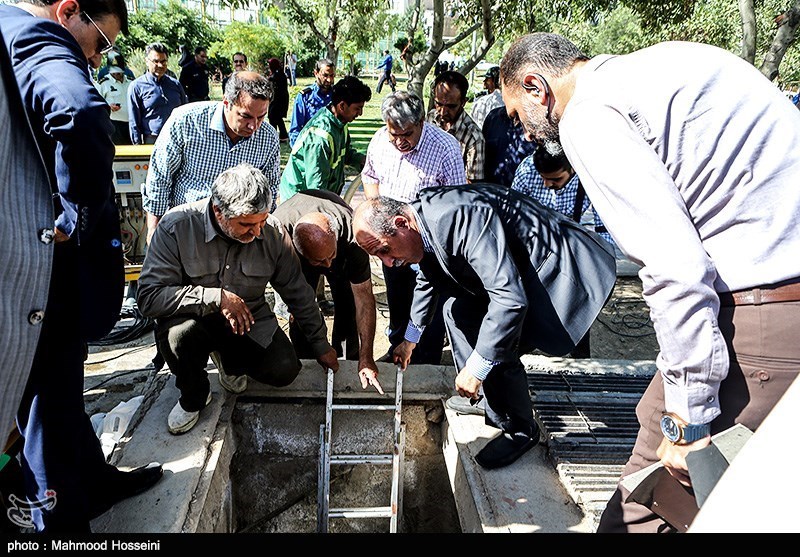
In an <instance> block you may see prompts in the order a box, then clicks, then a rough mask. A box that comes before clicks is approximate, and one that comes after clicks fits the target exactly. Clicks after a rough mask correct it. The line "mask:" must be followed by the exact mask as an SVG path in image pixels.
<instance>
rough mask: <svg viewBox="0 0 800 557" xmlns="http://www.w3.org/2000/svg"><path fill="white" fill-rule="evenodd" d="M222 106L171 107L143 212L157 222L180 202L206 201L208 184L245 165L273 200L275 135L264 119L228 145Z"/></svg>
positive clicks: (153, 159) (276, 158)
mask: <svg viewBox="0 0 800 557" xmlns="http://www.w3.org/2000/svg"><path fill="white" fill-rule="evenodd" d="M223 110H224V106H223V104H222V103H221V102H218V101H209V102H194V103H190V104H186V105H183V106H181V107H178V108H176V109H175V110H174V111H173V112H172V115H171V116H170V117H169V119H168V120H167V123H166V124H165V125H164V128H163V129H162V130H161V133H160V134H158V139H157V140H156V144H155V146H154V147H153V155H152V156H151V158H150V169H149V170H148V172H147V181H146V182H145V185H144V186H143V188H142V198H143V203H144V210H145V211H147V212H148V213H150V214H152V215H156V216H158V217H160V216H162V215H163V214H164V213H166V212H167V210H169V209H171V208H172V207H175V206H177V205H182V204H183V203H188V202H192V201H197V200H199V199H204V198H207V197H210V196H211V184H212V183H213V182H214V180H215V179H216V178H217V176H219V175H220V173H222V172H223V171H224V170H227V169H229V168H232V167H234V166H236V165H238V164H240V163H243V162H247V163H250V164H252V165H253V166H255V167H256V168H258V169H259V170H261V172H263V173H264V176H266V178H267V181H268V182H269V186H270V191H271V192H272V207H271V208H270V211H272V210H274V209H275V207H276V201H277V199H278V182H280V177H281V175H280V150H279V143H278V134H277V132H276V131H275V128H273V127H272V126H271V125H270V124H269V122H267V121H266V119H265V120H264V121H263V122H262V124H261V127H260V128H259V129H258V130H256V132H255V133H254V134H253V135H252V136H250V137H245V138H242V139H240V140H239V141H238V142H236V143H232V142H231V140H230V139H229V138H228V135H227V134H226V133H225V123H224V116H223Z"/></svg>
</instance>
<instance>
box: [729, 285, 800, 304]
mask: <svg viewBox="0 0 800 557" xmlns="http://www.w3.org/2000/svg"><path fill="white" fill-rule="evenodd" d="M719 301H720V304H721V305H723V306H758V305H761V304H774V303H777V302H800V279H790V280H788V281H784V282H782V283H778V284H773V285H769V286H762V287H759V288H753V289H751V290H739V291H737V292H720V293H719Z"/></svg>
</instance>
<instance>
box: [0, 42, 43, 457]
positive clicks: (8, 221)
mask: <svg viewBox="0 0 800 557" xmlns="http://www.w3.org/2000/svg"><path fill="white" fill-rule="evenodd" d="M0 121H2V122H4V125H2V126H0V206H2V207H3V210H2V211H0V238H3V241H2V242H0V261H2V265H0V293H2V294H0V322H2V323H3V333H2V335H0V439H1V440H2V441H3V443H5V440H6V435H7V434H8V432H9V431H10V429H11V427H12V425H13V423H14V421H13V420H14V416H15V414H16V412H17V408H19V403H20V400H21V399H22V392H23V390H24V389H25V384H26V383H27V381H28V373H29V371H30V369H31V365H32V364H33V356H34V354H35V353H36V344H37V342H38V340H39V333H40V331H41V330H42V320H41V319H39V316H40V315H41V314H40V313H37V312H40V311H42V310H44V308H45V305H46V304H47V291H48V288H49V285H50V272H51V269H52V265H53V242H52V236H50V237H48V236H47V235H46V234H45V235H43V234H42V233H41V232H42V231H45V230H50V229H52V228H53V220H54V215H53V202H52V194H51V192H50V182H49V181H48V180H47V173H46V172H45V169H44V163H43V162H42V159H41V157H40V156H39V152H38V151H37V150H36V144H35V143H34V141H33V135H32V134H31V128H30V125H29V124H28V119H27V118H26V117H25V111H24V110H23V108H22V100H21V98H20V95H19V90H18V88H17V82H16V80H15V79H14V72H13V71H12V70H11V63H10V61H9V58H8V52H7V51H6V48H5V43H4V42H3V40H2V34H0Z"/></svg>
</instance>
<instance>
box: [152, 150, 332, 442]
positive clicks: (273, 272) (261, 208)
mask: <svg viewBox="0 0 800 557" xmlns="http://www.w3.org/2000/svg"><path fill="white" fill-rule="evenodd" d="M272 202H273V199H272V194H271V192H270V187H269V183H268V181H267V179H266V178H265V177H264V175H263V174H262V173H261V172H260V171H259V170H258V169H257V168H255V167H254V166H252V165H250V164H247V163H242V164H240V165H238V166H235V167H233V168H231V169H229V170H226V171H225V172H223V173H222V174H220V175H219V176H218V177H217V179H216V180H215V181H214V183H213V185H212V187H211V198H210V199H206V200H201V201H196V202H193V203H187V204H184V205H179V206H178V207H175V208H174V209H171V210H170V211H168V212H167V213H166V214H165V215H164V217H163V218H162V219H161V221H160V222H159V224H158V227H157V228H156V230H155V233H154V234H153V238H152V241H151V242H150V246H149V248H148V251H147V256H146V257H145V261H144V265H143V267H142V272H141V275H140V277H139V289H138V294H137V303H138V305H139V309H140V310H141V312H142V314H143V315H145V316H147V317H153V318H155V319H156V324H157V327H156V343H157V345H158V349H159V351H160V352H161V354H163V355H164V359H165V360H166V362H167V364H168V365H169V368H170V370H171V371H172V373H174V374H175V377H176V385H177V387H178V389H179V390H180V392H181V397H180V400H179V401H178V402H177V404H175V407H174V408H173V409H172V411H171V412H170V414H169V418H168V426H169V431H170V433H173V434H180V433H186V432H187V431H189V430H190V429H191V428H192V427H194V425H195V424H196V423H197V421H198V419H199V416H200V411H201V410H202V409H203V408H204V407H205V406H206V405H207V404H208V403H209V402H210V401H211V392H210V385H209V381H208V376H207V373H206V370H205V366H206V362H207V361H208V357H209V355H211V356H212V359H213V360H214V363H216V364H217V368H218V370H219V381H220V384H221V385H222V386H223V387H224V388H226V389H227V390H229V391H231V392H241V391H242V390H244V389H245V388H246V385H247V384H246V381H247V376H249V377H252V378H253V379H255V380H257V381H260V382H262V383H266V384H268V385H273V386H276V387H282V386H285V385H288V384H290V383H291V382H292V381H294V379H295V378H296V377H297V374H298V373H299V372H300V367H301V364H300V360H299V359H298V357H297V354H296V352H295V350H294V347H293V346H292V344H291V342H290V341H289V339H288V337H287V336H286V334H285V333H284V332H283V330H281V328H280V327H279V326H278V322H277V320H276V318H275V315H274V314H273V313H272V309H271V308H270V306H269V304H268V303H267V301H266V299H265V297H264V291H265V288H266V286H267V284H268V283H270V284H272V286H273V288H274V289H275V290H276V291H277V292H278V293H279V294H280V296H281V297H282V298H283V299H284V300H285V301H286V303H287V304H288V306H289V310H290V311H291V312H292V314H293V315H294V317H295V319H296V320H297V323H298V325H299V326H300V328H301V329H302V331H303V333H305V335H306V337H307V338H308V339H309V342H310V344H311V347H312V350H313V353H314V355H315V356H316V358H317V361H318V362H319V363H320V364H321V365H322V366H323V368H326V369H327V368H331V369H333V370H334V371H337V370H338V369H339V364H338V362H337V359H336V351H335V350H334V349H333V347H331V345H330V344H329V343H328V340H327V331H326V328H325V322H324V321H323V319H322V316H321V314H320V312H319V308H318V306H317V304H316V297H315V294H314V290H313V289H312V288H311V287H310V286H309V285H308V283H307V282H306V280H305V278H304V277H303V273H302V270H301V267H300V261H299V260H298V258H297V255H296V254H295V251H294V247H293V246H292V241H291V238H290V237H289V236H288V235H287V234H285V232H284V229H283V227H282V225H281V224H280V222H279V221H277V220H276V219H275V218H274V217H272V216H270V214H269V208H270V207H271V206H272Z"/></svg>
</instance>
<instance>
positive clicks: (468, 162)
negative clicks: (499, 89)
mask: <svg viewBox="0 0 800 557" xmlns="http://www.w3.org/2000/svg"><path fill="white" fill-rule="evenodd" d="M426 121H427V122H429V123H431V124H434V125H435V126H438V127H439V128H441V127H442V123H441V120H440V119H439V114H438V113H437V112H436V110H431V111H430V112H428V116H427V118H426ZM447 133H449V134H450V135H452V136H453V137H455V138H456V139H457V140H458V143H459V145H460V146H461V155H462V156H463V158H464V167H465V169H466V172H467V178H468V179H469V180H470V181H471V182H475V181H478V180H483V177H484V173H483V167H484V161H485V160H486V155H485V151H486V140H485V139H484V137H483V132H482V131H481V129H480V128H479V127H478V124H476V123H475V121H474V120H473V119H472V117H471V116H470V115H469V114H467V111H466V110H462V111H461V114H460V115H459V117H458V118H457V119H456V121H455V122H454V123H453V125H452V126H450V129H449V130H448V131H447Z"/></svg>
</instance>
